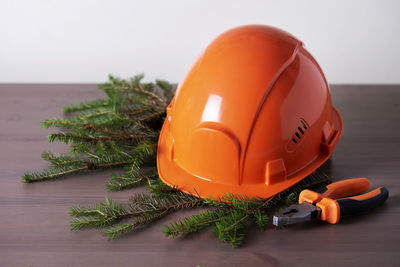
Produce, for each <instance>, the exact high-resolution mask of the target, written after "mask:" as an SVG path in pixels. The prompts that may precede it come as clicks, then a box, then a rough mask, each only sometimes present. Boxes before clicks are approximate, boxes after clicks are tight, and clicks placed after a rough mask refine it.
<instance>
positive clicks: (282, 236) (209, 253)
mask: <svg viewBox="0 0 400 267" xmlns="http://www.w3.org/2000/svg"><path fill="white" fill-rule="evenodd" d="M95 87H96V86H95V85H55V84H51V85H50V84H48V85H7V84H3V85H0V266H196V265H198V264H203V265H205V266H400V227H399V226H400V206H399V204H400V86H382V85H368V86H361V85H360V86H354V85H353V86H345V85H336V86H332V95H333V100H334V103H335V106H336V107H337V109H338V110H339V112H340V113H341V115H342V117H343V121H344V133H343V137H342V139H341V141H340V143H339V145H338V147H337V149H336V151H335V153H334V156H333V160H332V168H331V172H332V175H334V177H336V179H338V180H339V179H345V178H351V177H368V178H370V181H371V185H372V187H376V186H381V185H384V186H386V187H387V188H388V189H389V192H390V197H389V200H388V201H387V203H386V204H385V205H384V206H382V207H380V208H378V209H376V210H374V211H373V212H371V213H368V214H364V215H360V216H357V217H353V218H349V219H347V220H343V221H342V222H341V223H340V224H337V225H329V224H326V223H323V222H315V223H310V224H303V225H296V226H293V227H287V228H285V229H281V230H276V229H273V228H272V227H269V228H268V229H267V230H266V231H264V232H259V231H257V230H251V231H249V234H248V238H247V239H246V241H245V243H244V246H243V247H241V248H237V249H233V248H231V247H230V246H229V245H227V244H224V243H221V242H219V241H217V240H216V239H215V238H214V237H213V233H212V232H211V231H209V230H207V231H203V232H201V233H199V234H196V235H190V236H187V237H185V238H177V239H171V238H165V237H164V236H163V234H162V233H161V232H160V230H161V228H162V226H163V225H164V224H165V223H167V222H169V221H171V220H172V219H174V218H177V216H182V215H184V213H181V214H178V215H171V216H169V217H167V218H164V219H163V220H161V221H160V222H158V223H156V224H154V225H152V226H150V227H147V228H145V229H143V230H142V231H139V232H136V233H133V234H129V235H126V236H124V237H121V238H118V239H116V240H113V241H108V240H107V238H105V237H104V236H102V232H101V230H84V231H77V232H71V231H70V230H69V221H70V217H69V215H68V209H69V207H70V206H71V205H77V204H92V203H95V202H98V201H102V200H104V197H105V196H109V197H112V198H114V199H116V200H119V201H125V200H126V199H127V198H128V197H129V196H130V194H131V193H132V192H135V191H137V190H140V189H132V190H128V191H124V192H119V193H110V192H107V191H106V189H105V183H106V181H107V179H108V178H109V174H110V173H111V172H115V170H113V171H106V172H97V173H92V174H85V175H79V176H74V177H71V178H67V179H62V180H58V181H53V182H44V183H36V184H24V183H22V182H21V179H20V177H21V175H22V174H23V173H24V172H25V171H28V170H30V171H32V170H39V169H40V168H42V167H45V166H46V163H45V162H44V161H43V160H42V159H41V158H40V153H41V152H42V151H45V150H49V149H52V150H53V151H58V152H61V151H63V150H65V148H66V146H64V145H61V144H53V145H50V144H48V143H47V141H46V138H45V136H46V134H47V132H46V131H45V130H43V129H41V127H40V121H41V120H43V119H46V118H48V117H55V116H61V115H62V114H61V107H62V106H64V105H66V104H71V103H74V102H76V101H80V100H88V99H94V98H96V97H99V96H101V92H98V91H96V90H94V88H95Z"/></svg>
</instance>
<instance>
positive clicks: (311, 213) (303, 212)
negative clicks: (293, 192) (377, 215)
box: [273, 178, 389, 226]
mask: <svg viewBox="0 0 400 267" xmlns="http://www.w3.org/2000/svg"><path fill="white" fill-rule="evenodd" d="M368 189H369V181H368V179H366V178H356V179H349V180H343V181H339V182H335V183H332V184H329V185H328V186H326V187H325V188H323V189H322V190H321V191H320V192H318V193H317V192H314V191H311V190H308V189H306V190H303V191H301V193H300V195H299V204H295V205H291V206H289V207H288V208H286V209H285V210H283V211H282V212H280V213H278V214H276V215H275V216H274V218H273V224H274V225H275V226H283V225H287V224H294V223H299V222H305V221H310V220H313V219H320V220H322V221H327V222H328V223H331V224H335V223H337V222H339V219H341V218H342V217H344V216H348V215H353V214H356V213H360V212H365V211H369V210H371V209H373V208H376V207H378V206H379V205H381V204H383V203H384V202H385V201H386V199H387V198H388V197H389V192H388V190H387V189H386V188H385V187H379V188H377V189H375V190H372V191H370V192H368V193H365V194H362V195H358V196H354V195H357V194H361V193H363V192H365V191H367V190H368ZM348 196H353V197H348Z"/></svg>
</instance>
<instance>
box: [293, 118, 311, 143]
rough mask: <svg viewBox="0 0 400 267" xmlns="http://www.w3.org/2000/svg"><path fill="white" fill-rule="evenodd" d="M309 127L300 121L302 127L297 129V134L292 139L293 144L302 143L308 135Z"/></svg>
mask: <svg viewBox="0 0 400 267" xmlns="http://www.w3.org/2000/svg"><path fill="white" fill-rule="evenodd" d="M307 129H308V127H307V124H306V123H305V121H303V120H300V125H299V126H298V127H297V129H296V132H295V133H294V135H293V137H292V142H293V143H294V144H298V143H300V141H301V139H303V137H304V136H305V135H306V131H307Z"/></svg>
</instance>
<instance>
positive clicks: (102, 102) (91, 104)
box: [63, 98, 111, 113]
mask: <svg viewBox="0 0 400 267" xmlns="http://www.w3.org/2000/svg"><path fill="white" fill-rule="evenodd" d="M110 104H111V102H110V100H109V99H106V98H101V99H97V100H93V101H85V102H81V103H78V104H75V105H68V106H65V107H64V108H63V112H64V113H71V112H77V111H84V110H89V109H94V108H100V107H108V106H110Z"/></svg>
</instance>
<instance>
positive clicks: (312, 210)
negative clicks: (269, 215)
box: [272, 202, 321, 226]
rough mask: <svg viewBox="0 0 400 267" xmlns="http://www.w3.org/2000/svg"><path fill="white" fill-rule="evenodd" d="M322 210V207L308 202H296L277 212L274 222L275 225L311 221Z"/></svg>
mask: <svg viewBox="0 0 400 267" xmlns="http://www.w3.org/2000/svg"><path fill="white" fill-rule="evenodd" d="M320 212H321V209H320V208H318V207H316V206H314V205H313V204H310V203H307V202H303V203H301V204H294V205H291V206H289V207H287V208H286V209H284V210H283V211H282V212H280V213H278V214H276V215H275V216H274V218H273V222H272V223H273V224H274V225H275V226H284V225H288V224H294V223H299V222H306V221H311V220H313V219H315V218H318V216H319V214H320Z"/></svg>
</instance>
